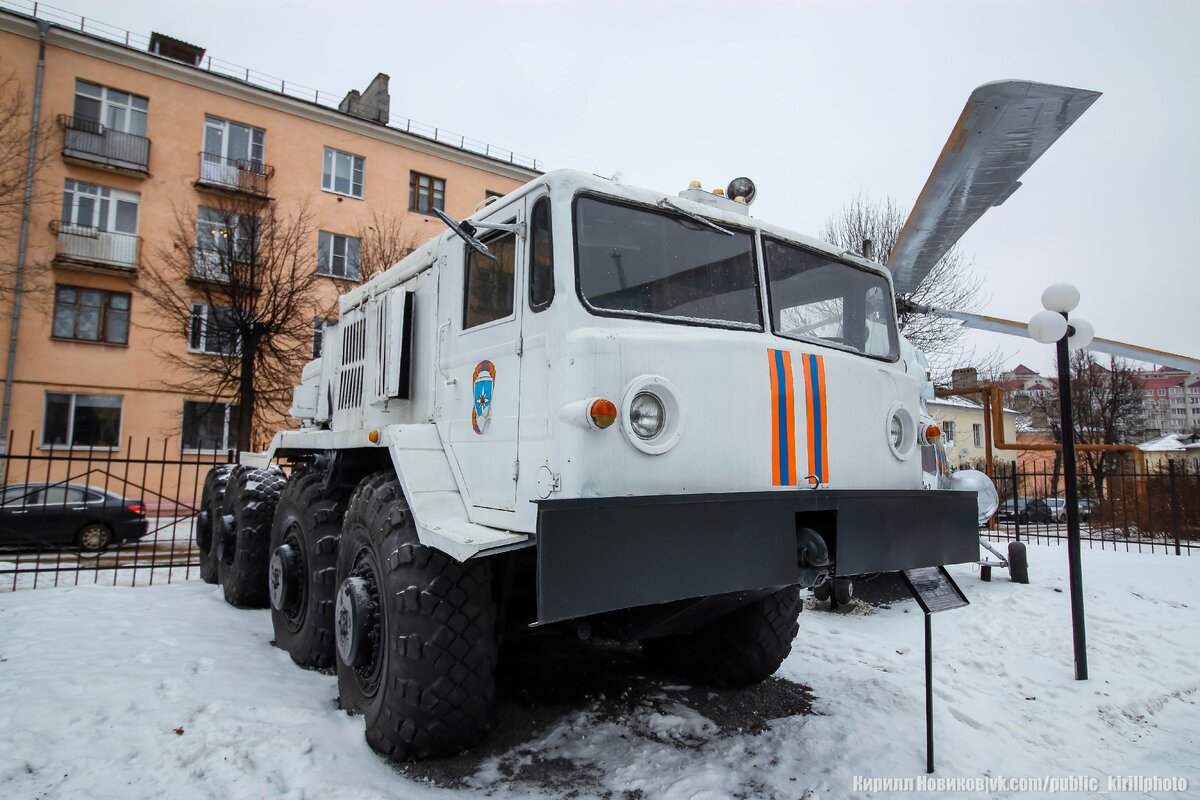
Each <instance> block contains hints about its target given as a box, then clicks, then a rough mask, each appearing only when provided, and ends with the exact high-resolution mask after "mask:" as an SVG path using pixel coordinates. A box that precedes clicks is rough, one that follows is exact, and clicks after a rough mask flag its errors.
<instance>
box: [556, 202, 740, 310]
mask: <svg viewBox="0 0 1200 800" xmlns="http://www.w3.org/2000/svg"><path fill="white" fill-rule="evenodd" d="M723 227H726V228H728V227H729V226H728V225H724V223H723ZM729 230H731V231H732V233H733V235H732V236H729V235H726V234H724V233H721V232H719V231H716V230H713V229H712V228H709V227H706V226H704V225H701V224H699V223H698V222H696V221H695V220H691V219H688V218H687V217H685V216H683V215H680V214H677V213H673V212H669V211H659V210H655V209H648V208H644V207H640V206H630V205H625V204H623V203H617V202H613V201H609V200H601V199H599V198H596V197H591V196H587V195H583V196H580V197H579V198H578V199H577V200H576V201H575V237H576V244H575V247H576V251H575V252H576V259H575V263H576V269H577V270H578V278H579V293H580V296H581V297H582V298H583V301H584V303H585V304H586V305H587V306H588V307H589V308H590V309H592V310H593V311H596V312H597V313H600V314H613V315H619V316H639V317H641V316H648V317H655V318H658V319H662V320H664V321H668V322H682V323H691V324H699V325H714V326H719V327H732V328H746V329H749V330H762V310H761V307H760V303H759V290H758V267H757V265H756V264H755V259H754V236H753V235H752V234H751V233H748V232H746V231H742V230H739V229H736V228H729Z"/></svg>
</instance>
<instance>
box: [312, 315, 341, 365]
mask: <svg viewBox="0 0 1200 800" xmlns="http://www.w3.org/2000/svg"><path fill="white" fill-rule="evenodd" d="M334 322H337V320H333V319H323V318H317V319H314V320H313V339H312V357H313V358H314V359H318V358H320V357H321V351H322V350H324V349H325V329H326V328H327V327H329V326H330V325H332V324H333V323H334Z"/></svg>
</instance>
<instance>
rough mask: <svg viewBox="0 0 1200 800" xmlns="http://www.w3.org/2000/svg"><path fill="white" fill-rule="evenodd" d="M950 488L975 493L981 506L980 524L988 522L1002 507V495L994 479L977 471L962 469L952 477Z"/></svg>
mask: <svg viewBox="0 0 1200 800" xmlns="http://www.w3.org/2000/svg"><path fill="white" fill-rule="evenodd" d="M950 488H951V489H956V490H958V491H962V492H975V498H976V502H977V503H978V504H979V524H980V525H982V524H983V523H985V522H987V521H988V520H989V519H990V518H991V516H992V514H995V513H996V509H997V508H999V507H1000V495H999V493H998V492H997V491H996V486H995V484H993V483H992V479H991V478H989V477H988V476H987V475H985V474H984V473H982V472H980V471H979V470H977V469H960V470H958V471H956V472H955V473H954V474H953V475H951V476H950Z"/></svg>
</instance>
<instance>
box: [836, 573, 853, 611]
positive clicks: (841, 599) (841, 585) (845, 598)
mask: <svg viewBox="0 0 1200 800" xmlns="http://www.w3.org/2000/svg"><path fill="white" fill-rule="evenodd" d="M853 599H854V581H852V580H850V579H849V578H834V579H833V601H834V602H835V603H837V604H838V605H839V606H848V605H850V601H851V600H853Z"/></svg>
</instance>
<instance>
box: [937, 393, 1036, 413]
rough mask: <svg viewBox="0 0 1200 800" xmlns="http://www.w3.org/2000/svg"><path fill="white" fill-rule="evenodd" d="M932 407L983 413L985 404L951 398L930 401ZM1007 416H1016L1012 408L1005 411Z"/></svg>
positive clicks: (964, 398) (960, 398)
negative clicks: (946, 407) (947, 407)
mask: <svg viewBox="0 0 1200 800" xmlns="http://www.w3.org/2000/svg"><path fill="white" fill-rule="evenodd" d="M929 403H930V405H937V406H949V407H952V408H962V409H966V410H969V411H982V410H983V403H981V402H979V401H978V400H969V399H967V398H966V397H959V396H951V397H935V398H934V399H932V400H930V401H929ZM1004 413H1005V414H1016V413H1018V412H1016V411H1015V410H1013V409H1011V408H1006V409H1004Z"/></svg>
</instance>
